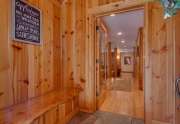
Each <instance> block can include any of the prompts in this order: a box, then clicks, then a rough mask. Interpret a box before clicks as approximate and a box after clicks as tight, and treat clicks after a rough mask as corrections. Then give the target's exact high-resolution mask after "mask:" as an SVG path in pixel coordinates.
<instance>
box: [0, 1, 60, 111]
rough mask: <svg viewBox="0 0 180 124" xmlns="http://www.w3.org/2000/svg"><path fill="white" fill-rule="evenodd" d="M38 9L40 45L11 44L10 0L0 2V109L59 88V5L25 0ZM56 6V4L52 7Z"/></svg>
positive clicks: (51, 2) (13, 42)
mask: <svg viewBox="0 0 180 124" xmlns="http://www.w3.org/2000/svg"><path fill="white" fill-rule="evenodd" d="M28 2H29V3H30V4H32V5H34V6H36V7H38V8H40V10H42V13H43V14H42V19H43V21H42V26H43V27H42V29H43V30H42V35H43V41H42V42H43V43H42V45H40V46H35V45H30V44H24V43H19V42H16V41H12V39H11V35H10V33H11V0H6V1H1V4H0V5H1V7H0V8H1V13H0V14H1V17H2V23H1V24H0V29H1V30H0V35H1V36H2V37H1V40H0V42H1V43H2V45H1V49H0V53H1V55H0V57H1V58H0V59H1V60H3V61H1V63H0V81H1V88H0V92H1V95H0V108H3V107H7V106H9V105H13V104H18V103H21V102H24V101H26V100H28V99H29V98H33V97H37V96H40V95H43V94H45V93H47V92H49V91H52V90H55V89H57V88H62V81H61V74H62V73H61V66H62V64H61V63H62V62H61V61H62V56H61V50H62V49H61V41H60V3H59V2H58V1H56V2H55V1H54V0H51V1H44V0H28ZM55 3H56V4H55Z"/></svg>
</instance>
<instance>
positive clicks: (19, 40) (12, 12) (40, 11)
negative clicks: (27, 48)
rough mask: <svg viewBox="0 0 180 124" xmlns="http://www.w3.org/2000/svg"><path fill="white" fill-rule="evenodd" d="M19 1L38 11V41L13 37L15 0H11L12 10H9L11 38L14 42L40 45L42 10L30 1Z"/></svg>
mask: <svg viewBox="0 0 180 124" xmlns="http://www.w3.org/2000/svg"><path fill="white" fill-rule="evenodd" d="M20 1H22V2H24V3H26V4H27V5H28V6H30V7H32V8H34V9H36V10H38V11H39V13H40V42H39V43H36V42H32V41H28V40H21V39H18V38H16V37H15V2H16V0H12V7H11V8H12V10H11V21H12V22H11V25H12V26H11V38H12V40H13V41H15V42H20V43H25V44H32V45H39V46H40V45H42V44H43V28H42V27H43V21H42V19H43V17H42V14H43V13H42V10H41V9H40V8H38V7H36V6H34V5H32V4H31V3H29V2H27V1H25V0H20Z"/></svg>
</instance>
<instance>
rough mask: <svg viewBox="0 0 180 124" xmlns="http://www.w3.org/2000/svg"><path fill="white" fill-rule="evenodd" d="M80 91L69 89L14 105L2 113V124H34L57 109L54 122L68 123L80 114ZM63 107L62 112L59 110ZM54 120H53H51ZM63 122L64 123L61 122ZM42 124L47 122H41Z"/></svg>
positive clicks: (0, 113) (0, 120)
mask: <svg viewBox="0 0 180 124" xmlns="http://www.w3.org/2000/svg"><path fill="white" fill-rule="evenodd" d="M78 94H79V93H78V90H77V89H68V90H61V91H53V92H50V93H47V94H45V95H43V96H41V97H38V98H33V99H31V100H29V101H27V102H25V103H22V104H18V105H14V106H12V107H9V108H7V109H4V110H1V111H0V124H33V123H34V122H35V121H37V119H38V118H44V119H43V120H48V118H47V119H45V117H47V116H45V115H46V114H47V113H48V112H49V111H51V110H53V109H55V111H54V112H56V113H55V114H56V115H57V116H60V115H61V117H63V116H64V118H65V120H61V119H59V117H56V118H55V119H54V120H53V121H57V124H58V123H59V124H63V123H66V122H67V121H68V120H69V119H68V118H70V117H71V116H73V114H75V113H76V112H78ZM59 107H61V108H62V109H61V111H60V110H59ZM51 120H52V119H51ZM60 121H63V122H60ZM41 123H42V124H43V123H45V122H41Z"/></svg>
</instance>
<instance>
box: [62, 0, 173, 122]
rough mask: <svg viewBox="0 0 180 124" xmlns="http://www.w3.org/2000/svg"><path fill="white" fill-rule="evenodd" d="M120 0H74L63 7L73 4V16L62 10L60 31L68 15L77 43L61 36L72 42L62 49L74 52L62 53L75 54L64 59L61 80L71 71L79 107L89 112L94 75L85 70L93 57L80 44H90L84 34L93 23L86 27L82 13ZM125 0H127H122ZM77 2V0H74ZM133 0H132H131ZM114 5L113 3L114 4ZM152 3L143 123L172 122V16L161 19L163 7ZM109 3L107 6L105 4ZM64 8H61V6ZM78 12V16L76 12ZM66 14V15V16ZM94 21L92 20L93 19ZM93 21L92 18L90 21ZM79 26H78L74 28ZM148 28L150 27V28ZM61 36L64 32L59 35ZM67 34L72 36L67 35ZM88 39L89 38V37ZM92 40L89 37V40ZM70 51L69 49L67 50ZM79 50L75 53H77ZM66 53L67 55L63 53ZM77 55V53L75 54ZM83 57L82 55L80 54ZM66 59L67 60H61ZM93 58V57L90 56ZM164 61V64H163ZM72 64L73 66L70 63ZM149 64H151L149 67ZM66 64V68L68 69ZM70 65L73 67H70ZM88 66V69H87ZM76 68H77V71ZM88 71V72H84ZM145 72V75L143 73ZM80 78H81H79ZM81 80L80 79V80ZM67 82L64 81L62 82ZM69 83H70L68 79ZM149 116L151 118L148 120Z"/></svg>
mask: <svg viewBox="0 0 180 124" xmlns="http://www.w3.org/2000/svg"><path fill="white" fill-rule="evenodd" d="M68 1H71V0H66V2H68ZM117 1H120V0H111V1H108V0H86V1H85V2H84V0H76V4H74V5H72V4H71V7H65V8H66V12H67V10H69V9H71V8H73V6H75V8H76V12H75V13H76V14H75V15H76V16H74V17H75V18H76V19H75V21H74V19H72V17H70V16H72V15H70V14H66V12H62V15H63V16H62V18H64V21H65V22H66V23H62V24H63V25H64V33H65V31H66V30H70V29H68V27H67V24H68V25H69V23H67V22H68V21H69V19H70V20H71V24H70V25H71V29H72V25H73V24H75V25H76V28H75V31H74V33H73V34H74V35H75V39H76V40H75V41H74V42H75V44H76V43H77V45H75V46H72V44H73V40H68V39H71V38H68V36H65V38H64V39H65V40H64V41H63V43H67V44H68V43H69V41H71V42H72V44H69V45H67V46H64V48H63V49H74V50H72V51H74V52H75V53H73V52H72V51H68V52H65V51H64V53H63V55H64V56H66V58H67V59H68V56H69V57H71V58H73V55H74V54H76V57H74V58H73V60H71V59H70V60H69V61H74V62H72V63H74V64H72V63H71V62H68V63H66V64H65V63H64V64H65V66H64V70H68V76H67V77H66V76H64V81H68V80H70V79H71V76H72V75H73V77H74V78H73V79H74V80H73V82H74V84H76V83H77V84H78V83H79V85H80V86H81V87H82V88H83V92H81V95H80V99H79V103H80V108H81V110H84V111H88V112H92V111H93V110H94V106H93V101H92V98H93V97H94V95H95V94H94V93H92V89H93V88H94V87H95V86H94V85H93V82H90V81H92V79H94V77H95V76H94V75H91V74H89V73H91V72H93V70H94V68H93V65H94V63H93V61H92V62H90V61H86V60H87V56H88V57H90V58H93V57H92V56H94V55H93V51H91V50H87V51H86V53H84V52H85V50H84V48H88V47H93V43H91V42H88V43H85V41H88V40H85V39H86V38H87V39H88V38H89V35H90V34H91V33H93V32H89V33H90V34H87V32H86V31H88V30H90V29H88V28H91V27H92V26H94V24H90V25H91V27H88V26H87V25H86V26H85V24H86V22H87V24H88V23H89V22H91V18H89V17H88V15H87V14H86V13H87V11H88V9H90V8H96V7H101V6H102V5H107V4H110V3H113V2H117ZM123 1H124V2H125V1H129V2H131V1H130V0H123ZM78 2H79V3H78ZM134 3H135V1H134ZM114 5H115V4H114ZM159 5H160V4H158V5H157V6H156V5H155V6H153V8H152V9H149V10H148V11H149V14H150V15H149V17H148V19H149V20H148V22H150V23H151V22H152V26H149V27H148V28H149V29H148V30H152V36H149V38H152V43H150V44H149V45H150V46H149V45H148V46H146V47H145V48H148V50H147V51H149V52H148V55H147V57H149V56H150V57H151V58H150V64H151V65H148V68H151V69H148V70H150V72H152V74H151V73H149V75H148V76H149V77H148V78H149V79H150V80H149V81H151V80H152V81H151V83H150V84H148V86H149V89H146V90H147V92H148V93H149V98H148V99H149V101H148V103H146V104H147V106H148V108H147V109H148V110H147V113H146V114H147V115H148V117H149V120H147V123H149V124H150V123H154V124H156V123H159V124H162V123H169V124H170V123H173V116H174V115H173V113H174V112H173V111H174V108H173V107H174V101H173V100H174V98H173V97H172V96H173V92H174V86H173V82H172V78H170V77H173V75H172V66H171V65H173V63H172V58H171V57H172V42H171V41H172V34H171V33H170V31H172V27H173V26H172V20H168V21H165V20H164V19H163V8H162V7H160V6H159ZM109 7H111V6H109ZM65 8H64V9H63V10H65ZM77 15H79V16H77ZM68 16H69V17H68ZM93 21H94V20H93ZM94 22H95V21H94ZM77 27H79V28H77ZM151 28H152V29H151ZM62 37H64V35H63V36H62ZM69 37H72V36H70V35H69ZM91 40H92V39H89V41H91ZM92 42H93V41H92ZM69 52H71V53H69ZM78 52H79V53H78ZM66 54H67V55H66ZM77 56H80V57H77ZM84 56H85V57H86V59H85V58H82V57H84ZM65 61H67V60H65ZM94 61H95V60H94ZM164 65H167V66H164ZM72 66H75V67H72ZM151 66H152V67H151ZM68 68H70V69H68ZM73 69H74V70H73ZM87 69H90V70H87ZM77 70H79V71H77ZM88 75H89V76H88ZM146 76H147V75H146ZM81 79H82V80H81ZM81 81H82V82H81ZM68 82H69V84H71V83H72V82H71V81H68ZM66 83H67V82H66ZM72 84H73V83H72ZM152 120H153V121H152Z"/></svg>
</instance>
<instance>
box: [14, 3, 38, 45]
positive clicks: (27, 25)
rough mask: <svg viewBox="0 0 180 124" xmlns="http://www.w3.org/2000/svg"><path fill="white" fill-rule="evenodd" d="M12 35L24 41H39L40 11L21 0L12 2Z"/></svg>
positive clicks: (15, 38)
mask: <svg viewBox="0 0 180 124" xmlns="http://www.w3.org/2000/svg"><path fill="white" fill-rule="evenodd" d="M13 6H14V7H13V8H14V11H13V19H14V20H13V21H14V22H13V25H12V26H13V37H14V40H17V41H22V42H25V43H34V44H40V43H41V12H40V10H39V9H37V8H35V7H32V6H31V5H29V4H28V3H26V2H24V1H22V0H14V3H13Z"/></svg>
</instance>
